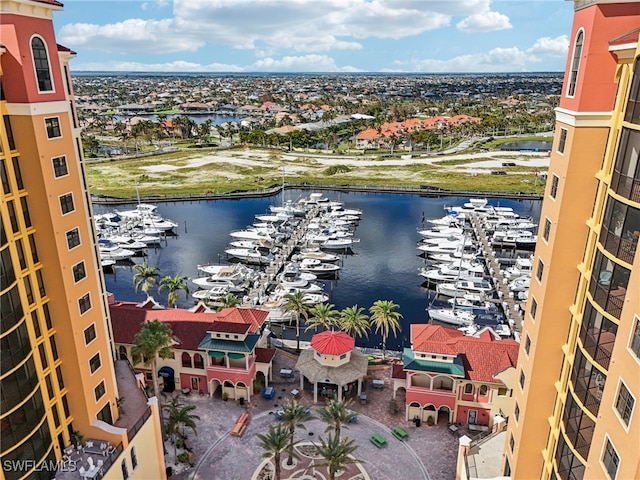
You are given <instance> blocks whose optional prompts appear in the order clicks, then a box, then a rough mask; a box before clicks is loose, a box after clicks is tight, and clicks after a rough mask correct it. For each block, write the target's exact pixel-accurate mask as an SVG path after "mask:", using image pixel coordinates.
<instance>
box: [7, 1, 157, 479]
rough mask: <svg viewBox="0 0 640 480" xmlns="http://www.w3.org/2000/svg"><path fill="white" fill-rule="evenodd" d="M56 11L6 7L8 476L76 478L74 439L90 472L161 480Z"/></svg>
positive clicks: (152, 417) (153, 429)
mask: <svg viewBox="0 0 640 480" xmlns="http://www.w3.org/2000/svg"><path fill="white" fill-rule="evenodd" d="M60 10H62V4H60V3H58V2H57V1H55V0H2V3H1V4H0V42H1V43H0V81H1V83H0V86H1V88H0V115H2V122H0V173H1V176H2V190H1V194H2V201H1V202H0V219H1V222H0V256H1V257H2V272H1V276H0V299H1V312H0V313H1V317H0V323H1V329H0V342H1V346H0V349H1V350H0V352H1V360H2V362H1V370H0V399H1V402H2V403H1V405H0V425H1V427H0V428H1V431H0V434H1V438H0V465H1V468H0V478H6V479H19V478H29V479H32V478H34V479H35V478H50V477H51V475H52V472H53V471H55V470H58V473H57V476H56V478H64V475H65V474H66V473H67V472H66V470H69V472H68V475H69V478H78V472H77V471H75V472H72V471H70V470H79V469H80V468H81V467H82V468H83V469H85V468H86V469H88V468H89V466H88V465H87V464H86V463H85V464H84V465H82V464H81V463H80V462H81V461H85V462H86V461H87V460H88V456H87V455H88V454H86V453H85V454H83V455H84V456H81V455H80V452H78V451H77V450H76V449H73V448H69V447H70V445H71V441H72V440H75V439H76V437H75V436H74V435H73V434H74V433H75V432H78V433H79V434H80V435H82V436H83V438H84V441H83V443H86V442H88V443H89V444H90V446H89V449H90V448H94V447H93V445H91V444H94V443H95V447H96V448H97V447H98V446H99V447H100V449H99V450H98V451H97V453H98V454H102V455H101V457H102V458H98V459H97V460H99V461H100V471H96V472H92V473H93V475H92V476H94V478H98V477H102V476H104V478H141V479H142V478H144V479H149V478H164V477H165V476H166V474H165V468H164V461H163V448H162V436H161V435H160V422H159V415H158V408H157V402H156V399H155V398H151V399H148V398H147V397H146V394H145V393H144V390H143V389H141V388H139V385H140V378H136V375H135V374H134V372H133V369H130V368H129V365H128V363H127V362H126V361H123V360H117V361H116V360H115V356H114V354H113V346H112V341H111V331H110V320H109V311H108V308H107V306H106V305H107V304H106V295H105V292H104V279H103V276H102V273H101V270H100V265H99V263H98V260H97V258H98V257H97V249H96V241H95V232H94V231H93V221H92V210H91V203H90V196H89V191H88V189H87V184H86V180H85V176H84V170H83V169H84V164H83V158H82V148H81V143H80V128H79V125H78V119H77V116H76V112H75V105H74V98H73V89H72V84H71V78H70V74H69V66H68V62H69V60H71V59H72V58H73V57H74V56H75V53H74V52H72V51H71V50H69V49H68V48H65V47H63V46H61V45H58V44H57V43H56V38H55V34H54V29H53V23H52V17H53V14H54V12H56V11H60ZM119 399H124V402H125V410H126V415H122V414H121V413H120V412H119V409H118V403H119ZM85 457H86V458H85ZM98 457H100V455H98ZM96 463H97V462H96Z"/></svg>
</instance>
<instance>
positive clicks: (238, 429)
mask: <svg viewBox="0 0 640 480" xmlns="http://www.w3.org/2000/svg"><path fill="white" fill-rule="evenodd" d="M248 424H249V414H248V413H247V412H245V413H243V414H242V415H240V416H239V417H238V420H236V423H235V425H234V426H233V428H232V429H231V435H233V436H234V437H240V436H242V434H243V433H244V430H245V428H247V425H248Z"/></svg>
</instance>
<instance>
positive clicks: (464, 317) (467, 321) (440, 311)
mask: <svg viewBox="0 0 640 480" xmlns="http://www.w3.org/2000/svg"><path fill="white" fill-rule="evenodd" d="M427 313H428V314H429V318H430V319H431V320H437V321H438V322H443V323H448V324H451V325H458V326H464V325H471V324H472V323H474V321H475V315H474V314H473V313H471V312H469V311H467V310H462V309H459V308H427Z"/></svg>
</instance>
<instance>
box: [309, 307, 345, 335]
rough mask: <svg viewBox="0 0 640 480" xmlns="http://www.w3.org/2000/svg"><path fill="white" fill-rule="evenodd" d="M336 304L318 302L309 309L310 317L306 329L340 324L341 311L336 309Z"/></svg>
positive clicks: (331, 326)
mask: <svg viewBox="0 0 640 480" xmlns="http://www.w3.org/2000/svg"><path fill="white" fill-rule="evenodd" d="M334 307H335V305H333V304H329V303H318V304H317V305H314V306H313V308H311V310H309V319H308V320H307V328H306V330H310V329H312V328H318V327H323V328H324V329H325V330H327V329H329V328H331V329H333V327H335V326H336V325H338V321H339V320H338V319H339V315H340V312H338V310H336V309H335V308H334Z"/></svg>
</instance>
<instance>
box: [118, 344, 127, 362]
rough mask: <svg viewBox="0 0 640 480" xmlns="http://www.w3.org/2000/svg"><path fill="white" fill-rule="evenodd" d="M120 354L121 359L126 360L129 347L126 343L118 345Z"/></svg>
mask: <svg viewBox="0 0 640 480" xmlns="http://www.w3.org/2000/svg"><path fill="white" fill-rule="evenodd" d="M118 355H119V356H120V360H126V359H127V347H125V346H124V345H120V346H119V347H118Z"/></svg>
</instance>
